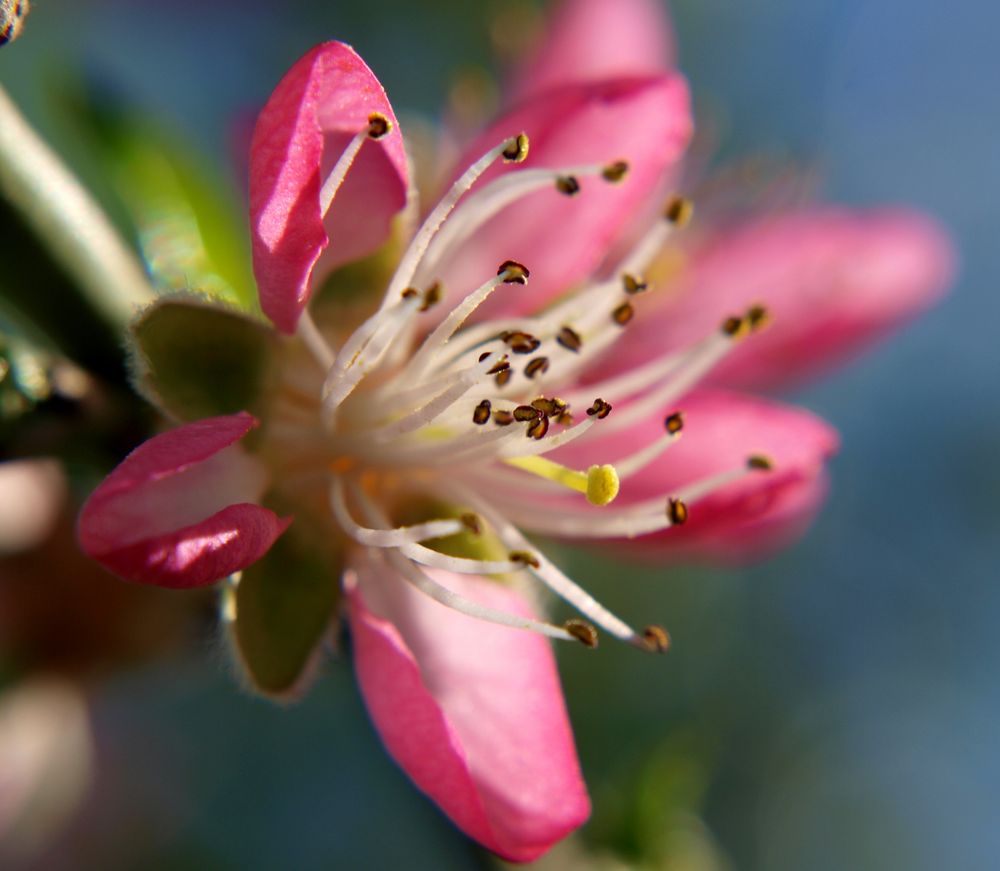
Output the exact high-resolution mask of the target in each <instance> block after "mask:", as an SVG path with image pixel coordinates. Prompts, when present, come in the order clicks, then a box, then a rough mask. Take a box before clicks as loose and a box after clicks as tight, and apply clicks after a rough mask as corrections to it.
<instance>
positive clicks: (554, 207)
mask: <svg viewBox="0 0 1000 871" xmlns="http://www.w3.org/2000/svg"><path fill="white" fill-rule="evenodd" d="M521 131H524V132H526V133H527V134H528V137H529V139H530V141H531V149H530V151H529V154H528V158H527V160H526V161H525V162H524V164H522V165H521V166H523V167H525V168H527V167H552V168H570V167H574V166H580V165H582V164H591V165H592V164H598V165H606V164H609V163H612V162H614V161H616V160H627V161H628V163H629V166H630V170H629V173H628V175H627V176H626V177H625V179H624V180H623V181H622V182H620V183H618V184H611V183H608V182H606V181H604V180H603V179H601V178H600V177H585V178H581V179H580V185H581V188H582V189H581V191H580V193H579V194H578V195H577V196H574V197H567V196H565V195H564V194H561V193H559V192H557V191H556V189H555V186H554V185H553V186H552V187H550V188H547V189H545V190H542V191H538V192H536V193H533V194H530V195H528V196H526V197H524V198H523V199H521V200H518V201H517V202H515V203H513V204H512V205H509V206H507V207H506V208H505V209H503V210H502V211H501V212H500V213H499V214H498V215H496V216H495V217H493V218H492V219H490V220H489V221H487V222H486V224H485V225H484V226H483V227H482V229H480V230H479V231H477V232H476V233H475V234H474V235H473V237H472V238H471V239H470V240H469V241H468V242H466V243H464V244H463V245H462V246H461V249H460V250H458V251H456V252H454V254H453V255H452V256H449V257H448V258H447V262H446V263H445V264H444V266H443V269H442V274H441V275H439V276H436V277H438V278H441V279H442V280H443V281H444V287H445V289H446V291H448V292H451V293H453V294H455V295H459V294H465V293H468V292H469V291H471V290H472V289H474V288H475V287H478V286H479V285H480V284H482V283H483V282H484V281H485V280H486V279H487V278H489V277H490V276H491V275H495V274H496V270H497V266H498V265H499V264H500V263H502V262H503V261H505V260H509V259H512V260H517V261H519V262H521V263H524V264H525V265H526V266H527V267H528V268H529V269H530V270H531V280H530V283H529V285H528V287H527V288H526V289H525V290H523V291H520V290H518V289H514V288H512V289H508V291H507V292H501V293H497V294H495V295H494V296H493V298H492V299H490V300H489V301H488V302H487V304H486V305H485V306H484V307H483V308H482V309H481V310H480V313H481V314H483V315H485V314H487V313H489V314H494V315H495V314H498V313H500V312H502V313H504V314H523V313H525V312H529V311H533V310H534V309H536V308H537V307H538V306H539V305H542V304H544V303H545V302H546V301H547V300H550V299H551V298H552V297H553V296H554V295H556V294H558V293H562V292H565V291H566V290H568V289H570V288H571V287H572V286H573V284H574V283H575V282H577V281H580V280H582V279H583V278H584V277H586V276H587V275H589V274H590V273H591V272H592V271H593V270H594V268H595V267H596V266H597V265H598V264H599V263H600V262H601V260H602V259H603V258H604V256H605V254H607V252H608V250H609V248H610V246H611V245H612V243H613V242H614V241H615V239H616V238H617V236H618V234H619V233H620V231H621V230H622V228H623V226H624V225H625V224H626V223H627V222H628V221H629V219H630V218H632V217H633V216H634V215H635V213H636V211H637V210H639V209H640V208H641V206H642V205H644V204H645V201H646V200H647V199H648V198H649V195H650V191H651V190H655V189H656V187H657V184H658V182H659V181H660V179H661V178H663V176H664V175H665V173H666V172H667V171H669V170H670V169H671V168H672V167H673V166H674V165H675V164H676V162H677V161H678V160H679V158H680V156H681V154H682V153H683V151H684V148H685V147H686V145H687V142H688V139H689V138H690V135H691V114H690V106H689V98H688V89H687V85H686V83H685V82H684V80H683V79H682V78H681V77H680V76H677V75H669V76H659V77H654V78H632V79H619V80H614V81H605V82H594V83H590V84H585V85H571V86H567V87H563V88H559V89H557V90H555V91H550V92H548V93H546V94H544V95H541V96H539V97H537V98H532V99H530V100H528V101H527V102H525V103H522V104H521V105H520V106H518V107H516V108H514V109H512V110H511V111H510V112H509V113H508V114H506V115H505V116H503V117H502V118H500V120H498V121H496V122H495V123H494V124H493V125H492V126H491V127H490V128H489V129H488V130H487V131H486V132H485V133H483V134H482V135H481V136H480V137H479V138H478V139H477V140H476V142H474V143H473V144H472V146H471V147H470V148H469V150H468V151H467V153H466V155H465V157H464V158H463V160H460V161H459V162H458V166H459V167H460V168H462V167H465V166H467V165H468V164H470V163H471V162H472V161H473V160H475V159H476V158H477V157H479V156H480V155H482V154H484V153H485V152H486V151H488V150H489V149H490V148H491V147H493V146H495V145H496V144H497V143H499V142H502V141H503V140H504V138H506V137H509V136H512V135H515V134H517V133H519V132H521ZM510 169H511V168H510V167H509V166H497V167H495V168H494V169H492V170H490V171H489V172H487V173H486V174H485V175H484V177H483V179H482V180H481V181H480V182H479V185H478V187H482V185H483V184H484V183H486V182H487V181H489V180H492V179H494V178H496V177H497V176H498V175H499V174H500V173H502V172H505V171H510ZM473 196H474V194H473Z"/></svg>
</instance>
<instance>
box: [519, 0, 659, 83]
mask: <svg viewBox="0 0 1000 871" xmlns="http://www.w3.org/2000/svg"><path fill="white" fill-rule="evenodd" d="M675 58H676V44H675V40H674V33H673V27H672V26H671V24H670V20H669V18H668V17H667V12H666V9H665V7H664V5H663V3H662V2H661V0H562V2H561V3H558V4H557V6H556V9H555V11H554V12H553V13H552V15H551V16H550V20H549V22H548V25H547V26H546V28H545V38H544V39H543V40H542V43H541V45H540V46H539V47H538V50H537V51H536V52H535V53H534V56H533V57H532V58H531V59H530V60H528V61H527V62H526V63H522V64H519V65H518V66H517V68H516V69H515V70H514V75H513V77H512V78H513V83H512V88H511V95H512V97H513V98H514V99H523V98H525V97H527V96H531V95H534V94H538V93H540V92H541V91H543V90H546V89H548V88H551V87H554V86H557V85H565V84H568V83H571V82H584V81H593V80H595V79H609V78H617V77H620V76H636V75H652V74H655V73H661V72H668V71H669V70H671V69H673V67H674V65H675Z"/></svg>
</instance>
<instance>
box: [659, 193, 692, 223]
mask: <svg viewBox="0 0 1000 871" xmlns="http://www.w3.org/2000/svg"><path fill="white" fill-rule="evenodd" d="M693 214H694V203H692V202H691V200H689V199H685V198H684V197H674V198H673V199H671V200H670V202H668V203H667V208H666V210H665V211H664V217H665V218H666V219H667V220H668V221H669V222H670V223H671V224H673V225H674V226H675V227H677V229H679V230H680V229H683V228H684V227H686V226H687V225H688V224H689V223H690V221H691V216H692V215H693Z"/></svg>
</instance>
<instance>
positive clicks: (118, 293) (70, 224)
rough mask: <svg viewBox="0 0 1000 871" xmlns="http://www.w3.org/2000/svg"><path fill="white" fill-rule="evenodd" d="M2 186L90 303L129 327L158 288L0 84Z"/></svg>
mask: <svg viewBox="0 0 1000 871" xmlns="http://www.w3.org/2000/svg"><path fill="white" fill-rule="evenodd" d="M0 192H2V193H3V195H4V196H5V197H6V198H7V199H8V200H9V201H10V203H11V204H12V205H13V206H14V207H15V208H16V209H17V210H18V211H20V212H21V214H22V215H23V216H24V218H25V220H26V221H27V222H28V223H29V224H30V225H31V227H32V228H33V229H34V230H35V232H36V233H38V236H39V238H40V239H41V240H42V242H43V244H45V245H46V246H47V247H48V248H49V250H50V251H51V253H52V255H53V257H54V258H55V259H56V260H57V261H58V262H59V263H60V264H61V265H62V267H63V268H64V269H65V270H66V271H67V273H68V274H69V275H71V276H73V277H74V278H75V279H76V281H77V282H78V283H79V285H80V288H81V290H83V292H84V294H85V295H86V297H87V299H88V301H89V302H90V303H91V305H92V306H93V307H94V308H95V309H96V310H97V311H98V312H99V313H100V314H101V315H102V316H103V317H104V318H105V319H107V320H108V321H109V322H110V323H111V324H112V325H113V326H115V327H119V328H120V327H123V326H124V325H125V324H126V323H127V322H128V321H129V320H130V319H131V318H132V316H133V315H134V314H135V311H136V309H137V308H139V307H141V306H145V305H147V304H148V303H150V302H152V300H153V296H154V292H153V288H152V286H151V285H150V283H149V279H148V278H147V277H146V273H145V271H144V270H143V268H142V264H141V263H140V262H139V259H138V257H136V255H135V253H134V252H133V251H132V249H131V248H130V247H129V246H128V245H126V244H125V242H124V240H123V239H122V238H121V236H120V235H119V234H118V232H117V231H116V230H115V228H114V227H113V226H112V224H111V222H110V221H109V220H108V217H107V215H105V213H104V211H103V210H102V209H101V207H100V206H99V205H98V204H97V202H96V201H95V200H94V198H93V197H92V196H91V195H90V193H89V192H88V191H87V190H86V189H85V188H84V187H83V185H81V184H80V182H79V181H78V180H77V178H76V176H74V175H73V173H72V172H71V171H70V170H69V169H68V168H67V167H66V165H65V164H63V162H62V161H61V160H60V159H59V157H58V156H57V155H56V154H55V152H53V151H52V149H51V148H49V146H48V145H46V144H45V142H44V141H42V139H41V137H39V135H38V134H37V133H36V132H35V131H34V130H33V129H32V128H31V126H30V125H29V124H28V122H27V121H26V120H25V118H24V116H23V115H22V114H21V113H20V111H19V110H18V108H17V106H15V105H14V103H13V102H12V101H11V99H10V97H9V96H8V95H7V93H6V91H4V89H3V88H2V87H0Z"/></svg>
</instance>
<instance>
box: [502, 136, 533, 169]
mask: <svg viewBox="0 0 1000 871" xmlns="http://www.w3.org/2000/svg"><path fill="white" fill-rule="evenodd" d="M530 144H531V143H530V142H529V141H528V134H527V133H518V134H517V136H515V137H514V138H513V139H511V140H510V141H509V142H508V143H507V146H506V147H505V148H504V150H503V159H504V163H524V161H525V160H526V159H527V157H528V149H529V147H530Z"/></svg>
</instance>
